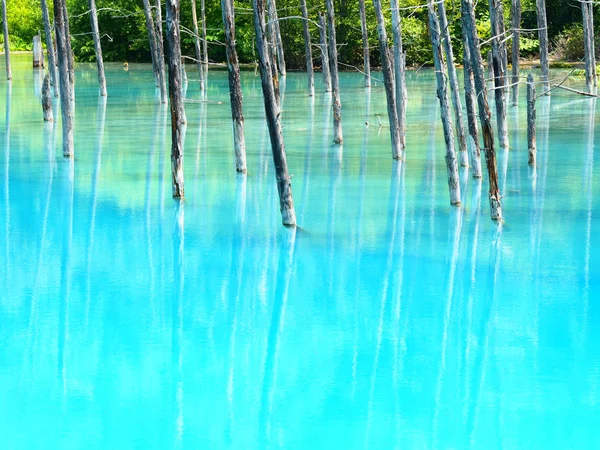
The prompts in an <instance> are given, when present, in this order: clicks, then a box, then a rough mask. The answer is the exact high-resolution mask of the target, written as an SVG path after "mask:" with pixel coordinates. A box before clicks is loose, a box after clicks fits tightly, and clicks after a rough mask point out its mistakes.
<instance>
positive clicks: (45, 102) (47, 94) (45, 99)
mask: <svg viewBox="0 0 600 450" xmlns="http://www.w3.org/2000/svg"><path fill="white" fill-rule="evenodd" d="M42 110H43V111H44V121H45V122H53V121H54V114H53V112H52V92H51V89H50V75H48V74H46V76H45V77H44V82H43V83H42Z"/></svg>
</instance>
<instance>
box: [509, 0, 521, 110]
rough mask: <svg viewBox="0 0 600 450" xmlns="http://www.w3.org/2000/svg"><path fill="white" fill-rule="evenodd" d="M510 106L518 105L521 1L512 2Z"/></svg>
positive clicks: (514, 0)
mask: <svg viewBox="0 0 600 450" xmlns="http://www.w3.org/2000/svg"><path fill="white" fill-rule="evenodd" d="M511 16H512V32H513V38H512V104H513V106H518V104H519V56H520V51H521V31H519V30H520V28H521V0H512V10H511Z"/></svg>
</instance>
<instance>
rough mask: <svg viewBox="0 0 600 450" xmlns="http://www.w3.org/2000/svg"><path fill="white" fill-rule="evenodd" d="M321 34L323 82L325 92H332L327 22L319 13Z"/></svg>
mask: <svg viewBox="0 0 600 450" xmlns="http://www.w3.org/2000/svg"><path fill="white" fill-rule="evenodd" d="M319 36H320V47H321V70H322V71H323V83H324V84H325V92H331V72H330V70H329V50H328V48H327V46H328V43H327V24H326V23H325V16H324V15H323V14H322V13H319Z"/></svg>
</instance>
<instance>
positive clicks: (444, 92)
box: [428, 0, 460, 205]
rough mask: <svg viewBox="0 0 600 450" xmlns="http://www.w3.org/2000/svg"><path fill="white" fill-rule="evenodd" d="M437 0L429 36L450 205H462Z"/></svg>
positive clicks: (430, 7)
mask: <svg viewBox="0 0 600 450" xmlns="http://www.w3.org/2000/svg"><path fill="white" fill-rule="evenodd" d="M434 2H435V0H429V3H428V12H429V34H430V37H431V45H432V47H433V64H434V66H435V74H436V79H437V96H438V99H439V100H440V107H441V109H442V125H443V128H444V138H445V141H446V169H447V171H448V189H449V191H450V203H451V204H452V205H460V182H459V179H458V163H457V161H456V152H455V150H454V133H453V130H452V121H451V119H450V102H449V99H448V88H447V87H446V68H445V67H444V66H445V64H444V57H443V56H442V45H441V42H440V38H441V36H440V34H441V32H440V24H439V22H438V18H437V15H436V13H435V3H434Z"/></svg>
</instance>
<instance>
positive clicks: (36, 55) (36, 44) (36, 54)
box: [33, 34, 44, 68]
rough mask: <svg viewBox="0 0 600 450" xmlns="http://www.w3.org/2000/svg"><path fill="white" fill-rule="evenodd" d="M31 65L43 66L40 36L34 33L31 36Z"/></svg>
mask: <svg viewBox="0 0 600 450" xmlns="http://www.w3.org/2000/svg"><path fill="white" fill-rule="evenodd" d="M33 67H36V68H40V67H41V68H43V67H44V53H43V51H42V37H41V36H40V35H39V34H36V35H35V36H34V37H33Z"/></svg>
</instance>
